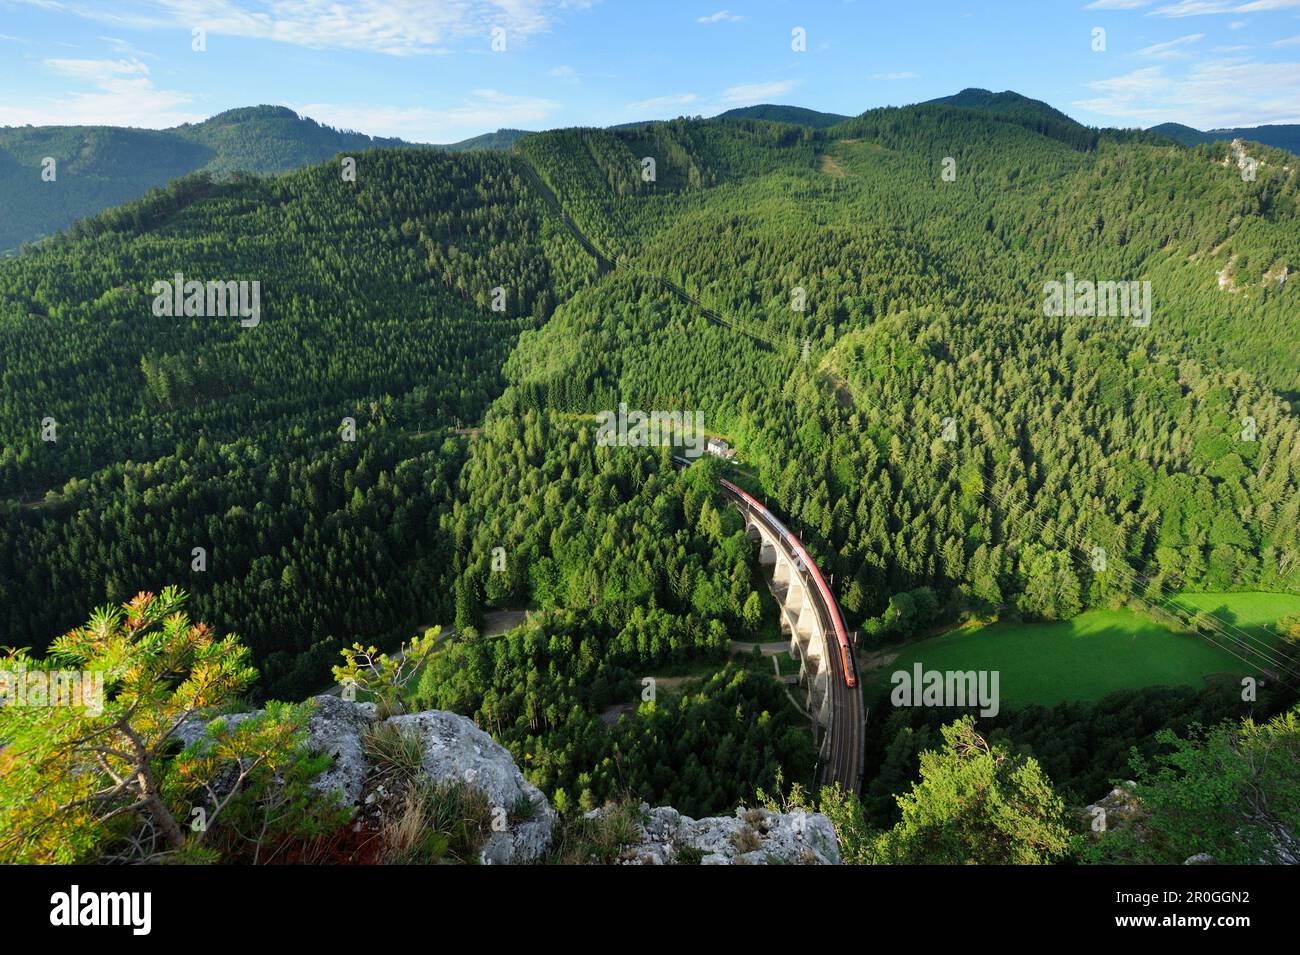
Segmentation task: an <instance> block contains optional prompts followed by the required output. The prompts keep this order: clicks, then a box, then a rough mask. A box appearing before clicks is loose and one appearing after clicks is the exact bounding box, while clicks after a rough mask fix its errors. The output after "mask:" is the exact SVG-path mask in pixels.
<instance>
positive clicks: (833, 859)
mask: <svg viewBox="0 0 1300 955" xmlns="http://www.w3.org/2000/svg"><path fill="white" fill-rule="evenodd" d="M607 812H609V810H605V809H596V810H594V811H592V812H589V813H587V818H589V819H600V818H602V817H603V816H604V815H605V814H606V813H607ZM637 834H638V836H639V840H638V842H636V843H633V844H630V845H626V846H624V847H623V850H622V852H621V854H620V863H621V864H623V865H666V864H669V863H678V864H681V863H697V862H698V863H699V864H701V865H779V864H797V865H839V862H840V849H839V843H838V842H837V841H836V838H835V828H834V827H833V826H832V825H831V822H830V820H829V819H827V818H826V817H825V816H823V815H822V814H821V813H803V812H793V813H778V812H772V811H770V810H767V809H744V808H741V809H737V810H736V814H735V815H734V816H710V817H706V818H703V819H692V818H691V817H690V816H683V815H682V814H681V813H679V812H678V811H677V810H676V809H673V808H672V807H671V806H659V807H657V808H655V809H651V808H650V806H649V805H647V804H645V803H642V804H641V821H640V823H639V824H638V827H637Z"/></svg>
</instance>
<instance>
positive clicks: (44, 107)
mask: <svg viewBox="0 0 1300 955" xmlns="http://www.w3.org/2000/svg"><path fill="white" fill-rule="evenodd" d="M44 65H45V68H46V69H48V70H50V71H52V72H54V73H57V74H59V75H60V76H65V77H68V78H69V79H70V80H72V81H73V82H74V83H83V84H88V85H90V86H92V87H93V88H94V89H93V91H81V92H73V93H70V94H68V95H65V96H62V97H41V98H39V99H35V100H33V101H32V102H31V103H30V104H27V105H23V106H13V105H0V126H22V125H25V124H27V123H31V124H32V125H34V126H42V125H46V124H49V123H51V122H57V123H58V124H60V125H66V126H99V125H106V126H142V127H146V128H150V129H160V128H162V127H165V126H176V125H179V124H180V123H188V122H193V121H195V120H199V119H202V118H203V116H202V115H201V114H199V113H195V112H193V111H190V110H178V109H177V107H180V106H184V105H185V104H186V103H188V102H190V99H191V97H190V96H189V94H187V93H181V92H177V91H173V90H160V89H158V88H156V87H155V86H154V85H153V81H152V80H151V79H150V78H149V67H148V66H146V65H145V64H144V63H141V62H140V61H139V60H78V59H50V60H45V61H44ZM8 102H9V103H12V102H13V100H12V98H10V99H9V100H8Z"/></svg>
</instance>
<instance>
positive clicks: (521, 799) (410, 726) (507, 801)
mask: <svg viewBox="0 0 1300 955" xmlns="http://www.w3.org/2000/svg"><path fill="white" fill-rule="evenodd" d="M388 722H389V723H392V724H395V725H397V726H399V727H401V728H402V729H403V730H405V731H407V732H413V733H415V734H416V735H417V736H418V737H419V738H420V741H421V743H422V744H423V746H424V761H423V763H422V766H423V769H424V773H425V775H426V776H428V777H429V778H430V779H431V780H434V781H435V782H448V781H451V780H460V781H461V782H464V783H468V784H469V785H471V786H474V787H475V788H477V789H479V790H480V791H482V792H483V793H484V794H485V795H486V796H487V797H488V803H489V805H491V806H492V807H493V809H494V810H501V809H504V810H505V813H506V818H507V822H506V825H505V828H504V830H503V831H500V832H493V833H492V835H491V836H490V837H489V838H488V840H487V842H486V843H485V844H484V846H483V849H482V851H481V852H480V853H479V858H480V861H482V862H483V863H484V864H486V865H511V864H520V863H529V862H536V861H538V860H540V859H541V858H542V856H543V855H545V853H546V851H547V850H548V849H549V848H550V845H551V832H552V830H553V829H554V827H555V820H556V814H555V810H553V809H552V808H551V805H550V803H549V802H548V801H547V799H546V796H545V795H543V794H542V791H541V790H540V789H538V788H537V787H536V786H534V785H533V784H532V783H530V782H528V781H527V780H526V779H524V775H523V773H521V772H520V771H519V767H518V766H516V765H515V761H514V759H513V758H512V757H511V755H510V753H509V751H508V750H506V748H505V747H503V746H501V745H500V744H499V743H497V742H496V741H495V740H493V739H492V737H491V736H489V735H488V734H487V733H485V732H483V730H481V729H479V728H478V726H476V725H475V724H474V723H473V721H471V720H468V719H466V718H465V717H463V716H457V715H456V714H454V713H445V712H442V711H439V710H429V711H426V712H423V713H411V714H407V715H403V716H394V717H390V718H389V720H388ZM526 803H531V808H530V809H528V811H527V813H526V814H521V809H522V808H523V807H524V806H525V804H526Z"/></svg>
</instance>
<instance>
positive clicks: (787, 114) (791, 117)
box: [717, 103, 849, 129]
mask: <svg viewBox="0 0 1300 955" xmlns="http://www.w3.org/2000/svg"><path fill="white" fill-rule="evenodd" d="M717 118H718V119H766V120H768V121H770V122H773V123H793V124H794V125H796V126H811V127H812V128H813V129H825V128H826V127H827V126H834V125H835V124H836V123H842V122H844V120H846V119H848V118H849V117H847V116H841V115H840V114H839V113H823V112H821V111H820V110H815V109H807V108H805V107H803V106H777V105H775V104H773V103H761V104H759V105H758V106H741V107H738V108H736V109H729V110H727V111H726V112H725V113H719V114H718V116H717Z"/></svg>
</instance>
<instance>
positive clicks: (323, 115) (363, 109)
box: [292, 89, 560, 143]
mask: <svg viewBox="0 0 1300 955" xmlns="http://www.w3.org/2000/svg"><path fill="white" fill-rule="evenodd" d="M292 108H293V109H294V110H296V111H297V112H298V113H300V114H302V115H304V116H310V117H311V118H312V119H315V120H319V121H320V122H322V123H326V124H328V125H330V126H337V127H339V128H340V129H355V130H358V131H360V132H363V133H369V134H370V135H372V136H398V137H400V138H402V139H407V140H410V141H412V142H421V143H454V142H458V141H460V140H462V139H468V138H469V137H471V136H477V135H479V134H480V133H489V132H494V131H495V130H498V129H502V128H508V129H536V128H537V127H538V126H540V125H542V124H544V123H545V122H546V121H547V120H548V119H549V118H550V117H551V116H552V115H553V114H554V113H555V112H556V110H558V109H559V108H560V104H559V103H557V102H556V101H555V100H550V99H543V98H542V97H538V96H515V95H512V94H510V93H503V92H501V91H500V90H493V89H479V90H474V91H473V92H471V93H470V95H469V96H468V97H466V98H465V99H464V100H463V101H461V102H460V103H459V104H457V105H455V106H451V107H447V108H445V109H430V108H427V107H424V106H411V107H401V106H370V105H362V104H339V103H304V104H301V105H293V106H292Z"/></svg>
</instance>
